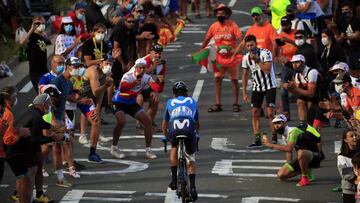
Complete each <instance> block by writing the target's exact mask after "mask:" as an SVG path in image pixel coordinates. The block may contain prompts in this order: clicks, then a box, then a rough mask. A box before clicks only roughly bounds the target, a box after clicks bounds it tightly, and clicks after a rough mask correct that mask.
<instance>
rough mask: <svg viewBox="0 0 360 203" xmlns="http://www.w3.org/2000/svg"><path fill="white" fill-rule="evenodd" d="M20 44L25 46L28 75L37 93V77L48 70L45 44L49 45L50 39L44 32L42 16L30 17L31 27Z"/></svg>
mask: <svg viewBox="0 0 360 203" xmlns="http://www.w3.org/2000/svg"><path fill="white" fill-rule="evenodd" d="M20 44H21V45H23V46H24V45H26V46H27V56H28V59H29V76H30V80H31V83H32V85H33V87H34V89H35V91H36V94H37V93H38V83H39V79H40V77H41V76H42V75H44V74H45V73H47V72H48V69H47V50H46V45H49V44H50V41H49V40H48V38H47V36H46V33H45V19H44V17H42V16H34V17H33V18H32V24H31V28H30V30H29V31H28V33H27V35H26V36H25V37H24V38H23V39H21V40H20Z"/></svg>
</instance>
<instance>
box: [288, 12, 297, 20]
mask: <svg viewBox="0 0 360 203" xmlns="http://www.w3.org/2000/svg"><path fill="white" fill-rule="evenodd" d="M287 17H288V18H289V19H290V20H294V19H295V14H293V13H292V14H288V15H287Z"/></svg>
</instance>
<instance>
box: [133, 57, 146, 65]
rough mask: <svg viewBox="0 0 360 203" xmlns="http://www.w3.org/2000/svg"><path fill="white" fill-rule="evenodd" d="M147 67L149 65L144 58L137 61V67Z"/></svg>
mask: <svg viewBox="0 0 360 203" xmlns="http://www.w3.org/2000/svg"><path fill="white" fill-rule="evenodd" d="M146 65H147V63H146V61H145V59H143V58H139V59H137V60H136V61H135V66H146Z"/></svg>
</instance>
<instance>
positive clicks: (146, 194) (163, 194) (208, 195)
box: [145, 192, 229, 199]
mask: <svg viewBox="0 0 360 203" xmlns="http://www.w3.org/2000/svg"><path fill="white" fill-rule="evenodd" d="M145 196H157V197H165V196H166V193H161V192H147V193H145ZM198 197H205V198H223V199H226V198H228V197H229V196H228V195H220V194H198Z"/></svg>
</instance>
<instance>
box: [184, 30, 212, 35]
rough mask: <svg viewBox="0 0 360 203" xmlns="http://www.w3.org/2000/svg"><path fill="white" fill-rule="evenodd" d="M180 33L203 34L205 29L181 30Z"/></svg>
mask: <svg viewBox="0 0 360 203" xmlns="http://www.w3.org/2000/svg"><path fill="white" fill-rule="evenodd" d="M181 33H184V34H205V33H206V31H205V30H183V31H181Z"/></svg>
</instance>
